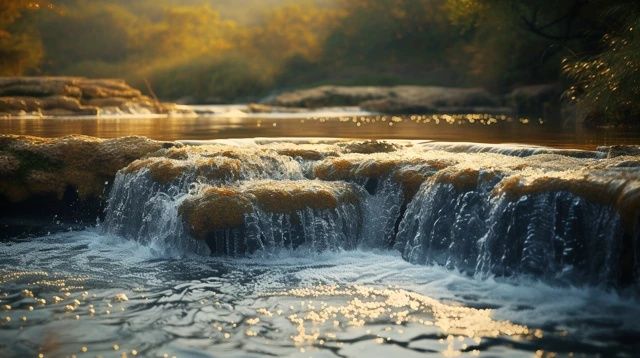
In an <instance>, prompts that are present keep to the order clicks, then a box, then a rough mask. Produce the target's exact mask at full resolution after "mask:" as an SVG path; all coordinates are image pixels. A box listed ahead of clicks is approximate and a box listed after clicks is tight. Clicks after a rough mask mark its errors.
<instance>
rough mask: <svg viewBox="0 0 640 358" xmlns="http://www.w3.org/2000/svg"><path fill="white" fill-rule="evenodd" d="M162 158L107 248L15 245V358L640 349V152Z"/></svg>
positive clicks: (111, 228)
mask: <svg viewBox="0 0 640 358" xmlns="http://www.w3.org/2000/svg"><path fill="white" fill-rule="evenodd" d="M79 141H80V142H82V140H79ZM137 142H141V141H140V140H139V139H138V140H137ZM147 142H148V143H147V144H148V147H149V148H148V149H147V150H146V151H144V152H140V153H138V154H137V155H136V158H142V159H138V160H136V161H133V162H131V160H133V158H131V159H127V158H130V157H127V156H125V157H122V161H120V160H117V161H116V160H114V161H113V165H112V166H109V167H108V168H102V169H104V172H105V173H106V172H107V171H111V170H115V169H114V167H117V168H122V167H123V166H125V165H126V167H124V168H122V169H121V170H120V171H119V172H118V174H117V176H116V178H115V180H114V181H113V184H112V187H111V191H110V194H109V198H108V201H107V203H106V204H107V208H106V212H105V216H104V219H103V220H102V221H101V222H100V224H99V226H98V228H93V227H90V228H86V229H84V230H81V231H70V232H63V233H54V234H51V235H46V236H42V237H37V238H32V239H29V240H24V239H21V238H16V239H15V240H13V239H12V240H10V241H7V242H2V243H0V248H1V250H0V356H2V357H5V356H6V357H14V356H15V357H23V356H38V355H40V354H42V355H44V356H45V357H49V356H55V357H57V356H78V357H81V356H84V355H95V356H105V357H108V356H113V355H117V356H145V357H146V356H177V357H191V356H196V357H198V356H211V355H215V356H221V357H222V356H224V357H227V356H229V357H238V356H252V357H253V356H298V355H304V356H307V355H313V356H327V357H334V356H339V357H360V356H372V357H374V356H411V355H415V356H424V354H430V355H437V354H442V355H443V356H447V357H451V356H465V355H483V354H486V355H491V356H523V355H524V356H531V355H534V354H535V355H536V356H555V355H556V354H557V355H560V356H571V355H572V354H573V355H575V356H605V357H608V356H626V357H633V356H636V355H637V352H638V350H639V349H640V345H639V343H638V342H640V339H638V337H640V328H639V327H638V323H637V317H638V316H639V315H640V308H639V306H638V304H637V303H638V301H637V298H638V294H637V293H638V287H639V286H640V285H638V277H639V276H640V275H639V274H638V261H639V260H638V257H640V253H639V252H638V250H639V246H640V245H638V241H639V238H638V229H639V228H640V222H638V217H639V215H638V212H639V210H640V170H639V169H640V159H638V156H637V154H638V153H637V151H636V153H635V154H634V153H633V151H631V153H629V152H625V148H614V149H615V150H613V149H612V150H604V149H603V150H599V151H578V150H554V149H549V148H543V147H525V146H517V145H481V144H451V143H435V142H419V141H396V142H362V141H356V142H353V141H341V140H320V139H311V140H309V139H291V138H289V139H283V140H277V139H262V140H260V139H257V140H226V141H213V142H205V143H190V144H188V145H187V144H184V143H183V144H182V145H180V143H168V144H166V145H159V144H158V143H153V142H152V141H147ZM65 145H66V144H65ZM71 145H73V143H71ZM72 147H73V146H72ZM109 148H110V145H107V144H105V145H104V150H105V151H107V152H109V150H108V149H109ZM83 150H84V149H83ZM127 151H129V150H127ZM56 152H57V151H56ZM72 153H77V151H75V150H74V151H72ZM74 158H75V157H74ZM107 158H109V156H107ZM91 162H92V163H94V162H95V161H91ZM122 163H129V164H128V165H127V164H122ZM116 164H117V165H116ZM61 169H64V171H63V173H64V175H65V179H67V180H70V182H72V183H78V181H79V179H78V178H82V177H79V176H78V175H77V173H78V167H77V166H76V167H74V166H73V165H70V166H65V167H62V168H61ZM107 169H109V170H107ZM36 172H37V171H36ZM40 175H41V173H40ZM30 178H31V177H30ZM35 178H37V176H35ZM88 178H89V179H92V181H91V183H90V184H92V186H89V185H85V191H84V192H85V194H86V193H92V192H96V190H97V189H96V188H98V189H100V190H102V189H101V185H97V184H101V183H104V180H105V179H104V177H102V176H96V177H91V176H89V177H88ZM109 181H111V179H109ZM30 183H31V182H30ZM31 184H32V185H34V186H33V187H37V186H35V184H37V182H35V183H31ZM83 184H84V183H83ZM61 188H62V189H64V187H61ZM87 188H88V189H91V190H88V189H87ZM98 192H99V191H98ZM86 198H87V199H86V200H90V199H89V197H86ZM91 215H93V214H91ZM473 276H480V277H482V278H483V279H476V277H473ZM492 276H502V277H499V278H494V277H492ZM504 276H509V277H504ZM550 282H551V283H554V284H551V285H550V284H549V283H550ZM558 282H561V283H567V282H568V283H569V285H566V284H555V283H558ZM575 286H583V287H575ZM594 286H599V287H594ZM612 287H615V288H616V289H611V288H612ZM603 288H604V289H603ZM629 293H630V294H629ZM547 353H548V354H547Z"/></svg>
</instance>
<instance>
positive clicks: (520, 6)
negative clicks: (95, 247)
mask: <svg viewBox="0 0 640 358" xmlns="http://www.w3.org/2000/svg"><path fill="white" fill-rule="evenodd" d="M52 2H53V3H50V2H47V1H35V0H32V1H27V0H25V1H23V0H11V1H3V2H1V3H0V74H3V75H10V74H54V75H83V76H100V77H104V76H106V77H123V78H125V79H127V80H128V81H130V82H131V83H133V84H134V85H136V86H138V87H140V88H143V89H144V88H145V83H146V82H148V83H150V84H151V86H152V87H153V89H154V90H155V92H156V93H157V94H158V95H159V96H160V97H162V98H165V99H171V100H176V99H183V100H185V101H192V102H229V101H246V100H251V99H256V98H260V97H261V96H265V95H268V94H269V93H271V92H273V91H275V90H279V89H286V88H297V87H304V86H312V85H318V84H326V83H332V84H333V83H335V84H346V85H357V84H360V85H392V84H428V85H449V86H483V87H486V88H488V89H491V90H493V91H495V92H507V91H509V90H511V89H512V88H514V87H516V86H522V85H530V84H539V83H552V82H553V83H560V84H561V85H562V86H563V87H564V88H565V89H567V92H566V94H565V96H566V99H567V100H568V101H576V102H579V103H580V104H581V105H582V106H583V107H584V108H587V109H588V111H589V113H591V114H592V116H601V117H605V118H606V119H607V120H609V121H611V122H619V121H629V120H635V119H637V118H638V115H639V113H640V110H639V109H638V108H639V107H640V105H639V104H638V101H637V100H636V99H637V98H638V95H639V94H640V84H639V79H640V74H639V72H640V71H639V67H638V66H639V64H640V58H639V57H640V55H639V54H640V42H639V41H640V40H638V36H639V35H638V31H640V23H639V21H640V20H639V19H640V2H638V1H636V0H613V1H611V0H299V1H295V0H246V1H242V2H238V1H232V0H137V1H127V0H94V1H90V2H89V1H80V0H52Z"/></svg>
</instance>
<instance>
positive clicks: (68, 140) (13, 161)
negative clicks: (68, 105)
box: [0, 135, 176, 222]
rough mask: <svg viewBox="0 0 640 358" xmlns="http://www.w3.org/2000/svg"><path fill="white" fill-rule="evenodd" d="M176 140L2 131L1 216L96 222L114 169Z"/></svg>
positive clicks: (0, 163)
mask: <svg viewBox="0 0 640 358" xmlns="http://www.w3.org/2000/svg"><path fill="white" fill-rule="evenodd" d="M175 145H176V144H175V143H167V142H158V141H153V140H150V139H146V138H143V137H123V138H117V139H98V138H92V137H86V136H67V137H62V138H54V139H47V138H36V137H27V136H13V135H3V136H0V213H2V214H1V215H0V221H2V222H6V221H7V220H8V219H10V218H11V217H20V218H21V219H24V218H30V217H33V218H37V219H42V218H46V219H47V220H49V221H52V218H53V217H54V215H57V218H58V219H59V220H64V219H65V218H66V219H69V220H80V221H82V220H89V221H95V219H96V218H97V217H98V216H99V215H100V214H101V207H102V205H103V202H104V197H105V195H106V194H107V193H108V188H109V187H110V183H112V182H113V179H114V177H115V174H116V173H117V172H118V170H120V169H121V168H124V167H126V166H127V165H128V164H129V163H131V162H133V161H134V160H136V159H138V158H142V157H144V156H146V155H149V154H151V153H154V152H156V151H158V150H160V149H162V148H167V147H171V146H175Z"/></svg>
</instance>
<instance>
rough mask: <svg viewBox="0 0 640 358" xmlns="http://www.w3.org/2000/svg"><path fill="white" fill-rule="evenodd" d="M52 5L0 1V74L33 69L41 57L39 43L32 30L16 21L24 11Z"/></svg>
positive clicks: (16, 73)
mask: <svg viewBox="0 0 640 358" xmlns="http://www.w3.org/2000/svg"><path fill="white" fill-rule="evenodd" d="M53 8H54V5H53V4H52V3H50V2H45V1H28V0H11V1H2V2H0V75H5V76H6V75H21V74H23V73H25V72H27V71H29V70H31V69H34V68H37V66H38V65H39V64H40V61H41V59H42V43H41V42H40V39H39V38H38V36H37V35H36V34H35V32H34V31H33V29H31V28H30V27H28V26H26V25H25V24H23V23H18V20H19V19H20V18H21V17H22V16H23V13H24V12H25V11H37V10H40V9H50V10H51V9H53Z"/></svg>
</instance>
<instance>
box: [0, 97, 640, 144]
mask: <svg viewBox="0 0 640 358" xmlns="http://www.w3.org/2000/svg"><path fill="white" fill-rule="evenodd" d="M238 108H242V106H206V107H204V109H200V110H207V111H211V112H212V113H211V114H207V115H201V116H198V117H196V118H181V117H174V118H166V117H161V118H154V117H129V118H126V117H116V118H109V117H104V118H93V117H92V118H58V119H52V118H12V119H2V120H1V121H0V134H23V135H33V136H39V137H59V136H63V135H68V134H84V135H89V136H94V137H101V138H113V137H121V136H125V135H141V136H145V137H148V138H153V139H158V140H195V139H198V140H202V139H221V138H253V137H343V138H369V139H378V138H387V139H429V140H438V141H467V142H482V143H525V144H535V145H547V146H552V147H559V148H583V149H594V148H595V147H597V146H601V145H616V144H639V143H640V130H629V129H619V128H609V129H585V128H583V127H582V126H576V125H569V124H567V125H564V126H563V125H562V124H558V123H555V124H554V123H544V122H543V121H541V120H540V119H535V118H519V119H513V118H508V117H504V116H493V115H475V116H474V115H454V116H446V115H434V116H431V115H425V116H388V115H387V116H379V115H372V114H370V113H366V112H361V111H358V110H357V109H354V108H335V109H326V110H318V111H317V112H310V113H250V114H247V113H244V112H241V111H240V110H239V109H238Z"/></svg>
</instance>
